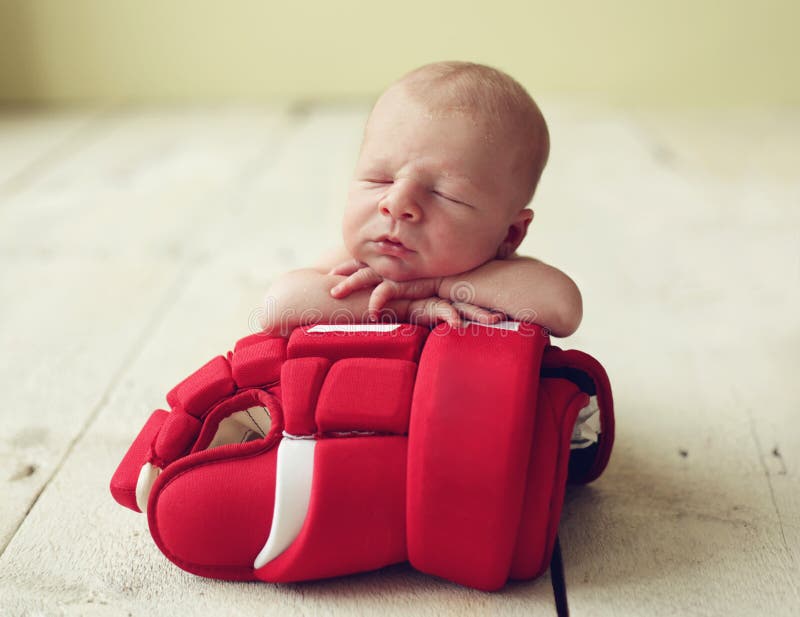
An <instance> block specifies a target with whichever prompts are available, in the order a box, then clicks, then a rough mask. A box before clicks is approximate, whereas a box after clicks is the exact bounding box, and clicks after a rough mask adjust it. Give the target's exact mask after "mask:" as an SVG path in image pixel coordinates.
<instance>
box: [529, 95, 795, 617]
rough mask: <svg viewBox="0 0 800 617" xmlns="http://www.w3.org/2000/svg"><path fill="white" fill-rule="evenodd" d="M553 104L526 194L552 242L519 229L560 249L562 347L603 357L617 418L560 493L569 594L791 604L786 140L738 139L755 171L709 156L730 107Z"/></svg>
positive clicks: (671, 602)
mask: <svg viewBox="0 0 800 617" xmlns="http://www.w3.org/2000/svg"><path fill="white" fill-rule="evenodd" d="M571 113H576V114H578V116H582V117H577V118H576V117H575V116H572V117H570V115H569V114H570V111H569V110H568V111H567V112H566V113H565V114H564V118H563V119H564V120H565V121H566V123H565V124H564V125H563V126H561V125H560V124H559V121H558V116H557V117H556V121H555V123H554V124H555V126H554V131H553V132H554V133H555V135H556V136H555V137H554V143H558V142H559V141H561V142H562V143H564V147H563V149H562V150H561V151H560V153H559V150H558V149H556V150H555V151H554V156H555V161H553V160H551V164H553V165H554V167H553V168H554V169H558V170H559V172H558V175H559V177H558V178H556V181H557V183H558V184H557V186H556V187H553V188H552V190H551V192H550V193H548V192H547V190H545V191H543V192H542V193H541V194H540V197H547V199H544V200H543V201H546V202H547V203H546V204H544V205H543V207H542V209H543V210H545V209H546V207H547V206H549V205H550V204H554V206H553V219H555V221H554V223H555V225H557V226H558V225H563V226H564V229H565V230H566V229H569V238H570V240H571V241H569V242H564V243H563V244H558V243H559V242H563V240H564V235H563V234H561V235H559V234H555V235H553V234H544V235H543V236H541V237H540V238H539V239H540V240H542V242H540V243H538V246H547V247H548V249H549V250H550V251H552V252H553V254H557V255H558V259H556V260H555V261H554V263H556V264H562V263H570V262H573V263H574V264H575V266H574V268H575V273H576V274H577V276H576V277H575V278H576V281H577V282H578V283H579V286H580V287H581V289H582V291H583V295H584V308H585V317H584V323H583V324H582V326H581V329H580V330H579V331H578V333H577V334H576V335H575V336H573V337H571V339H570V340H569V341H568V343H569V345H568V346H575V347H577V348H580V349H584V350H586V351H588V352H589V353H593V354H594V355H596V356H597V357H598V358H599V359H600V360H601V362H603V363H604V365H605V366H606V368H607V370H608V372H609V374H610V377H611V382H612V387H613V388H614V392H615V397H616V402H617V417H618V436H617V444H616V448H615V453H614V455H613V456H612V461H611V465H610V467H609V469H608V471H607V473H606V475H605V476H603V477H602V478H601V479H600V480H599V481H598V482H597V483H596V485H594V486H592V487H590V489H589V490H588V491H587V490H584V489H580V488H575V489H571V490H570V492H569V495H568V499H567V503H566V506H565V515H564V519H563V522H562V542H563V546H564V554H565V555H564V556H565V562H566V567H567V576H568V589H569V596H570V600H571V602H572V605H573V608H574V609H575V612H577V613H578V614H598V615H604V614H613V615H641V614H647V615H667V614H676V613H678V614H697V615H718V614H728V615H752V614H771V615H772V614H774V615H793V614H795V612H796V610H797V607H798V606H799V605H800V599H799V598H798V581H800V571H798V569H797V564H798V561H799V560H798V554H799V553H798V548H800V544H799V543H798V540H797V532H796V529H797V528H798V526H800V513H799V512H800V508H798V501H797V497H796V495H797V494H798V491H797V488H798V486H797V484H798V481H797V474H796V472H795V473H794V475H793V474H792V471H791V470H790V469H791V463H786V460H785V457H782V461H783V462H782V464H785V465H786V466H787V472H786V473H784V474H781V473H780V471H778V473H777V474H776V470H775V468H776V467H777V465H776V457H770V449H771V448H772V447H773V446H772V445H771V444H772V443H776V444H777V443H779V442H780V443H782V444H785V445H786V446H789V447H788V448H787V447H781V448H780V451H781V452H784V451H786V450H787V449H788V450H789V452H790V454H789V456H792V454H791V452H793V451H795V450H796V449H797V443H796V441H797V436H798V431H797V430H796V427H795V426H794V421H793V419H792V418H791V417H790V413H791V411H790V410H793V408H794V407H795V406H796V403H795V401H796V400H797V398H798V394H800V391H798V386H797V385H796V384H797V381H796V380H793V379H791V378H790V377H789V375H788V373H789V371H792V370H794V368H795V367H796V366H798V364H800V362H798V361H799V360H800V351H798V350H799V349H800V348H799V347H798V345H797V344H796V343H797V340H798V334H800V333H799V332H798V322H797V317H796V316H797V315H798V314H800V310H799V309H800V294H799V290H798V287H797V284H796V283H797V281H798V263H799V262H798V247H800V243H799V242H798V226H797V224H796V223H797V220H796V214H797V210H796V208H793V207H792V204H793V203H796V199H790V197H791V196H794V195H798V194H800V192H798V187H799V186H800V185H798V181H797V178H796V176H790V175H786V174H784V173H783V172H782V171H781V170H782V169H785V168H786V166H787V157H788V158H793V157H794V156H795V155H796V152H797V150H796V147H795V150H792V149H791V148H784V149H781V148H767V149H765V150H763V154H762V156H761V158H757V157H754V156H752V153H751V156H750V159H749V163H748V164H749V165H750V166H752V167H756V168H759V169H763V170H766V171H765V173H763V174H762V175H760V176H758V177H754V176H753V174H742V173H741V171H742V169H741V166H739V167H734V168H731V167H730V165H731V163H726V160H727V159H728V158H729V152H728V150H735V151H737V152H746V151H747V150H748V148H750V147H751V140H752V139H753V134H754V132H756V131H754V129H753V127H752V126H748V127H746V128H745V129H744V130H742V131H740V132H739V133H738V136H737V137H735V138H734V137H731V133H729V132H728V130H727V129H732V128H733V126H735V125H736V126H738V125H740V124H745V125H746V124H747V122H748V119H747V117H745V118H740V119H739V120H740V121H739V122H738V123H737V122H733V121H732V119H731V118H727V119H726V122H724V123H721V122H718V123H717V125H716V126H715V125H714V118H713V116H711V115H709V116H707V117H706V122H705V123H704V126H705V129H704V132H701V133H700V135H699V137H697V138H695V134H694V132H692V131H684V132H683V133H680V132H679V131H674V130H673V126H674V125H675V124H676V123H677V124H680V122H677V121H676V120H675V119H674V118H669V117H667V118H664V117H663V116H654V117H652V118H651V119H650V124H648V122H645V121H644V120H641V119H636V118H635V117H633V116H631V117H626V116H622V115H620V114H614V113H609V114H606V115H605V116H603V115H597V114H583V113H582V112H580V110H578V111H577V112H576V111H572V112H571ZM795 118H796V119H795V120H794V121H793V122H790V123H788V125H787V126H784V127H783V130H784V132H785V133H789V134H793V133H796V132H797V131H798V130H799V129H800V122H798V121H797V116H796V115H795ZM751 119H752V118H751ZM570 120H572V121H570ZM696 124H700V123H696ZM559 132H560V133H561V137H562V139H561V140H559V139H558V136H559ZM656 135H671V136H672V137H673V139H678V140H679V142H680V143H681V144H682V146H681V148H678V147H677V146H674V145H673V146H665V145H664V144H663V143H662V142H661V141H659V139H658V138H657V137H655V136H656ZM676 136H679V138H678V137H676ZM775 139H776V140H778V141H780V138H778V137H776V138H775ZM681 140H682V141H681ZM715 143H716V144H718V148H719V152H718V153H717V155H715V153H714V150H713V149H714V144H715ZM794 143H795V144H796V143H798V142H797V141H795V142H794ZM601 152H602V156H598V154H597V153H601ZM776 152H783V154H775V153H776ZM772 158H777V159H778V160H777V161H774V162H775V165H774V167H773V169H774V173H773V172H770V171H769V170H770V166H771V165H772V163H773V161H772ZM703 160H705V161H706V163H705V164H701V161H703ZM547 186H549V187H552V186H553V185H552V184H551V185H543V189H544V188H546V187H547ZM754 195H758V199H753V196H754ZM550 196H552V198H550ZM555 204H557V206H556V205H555ZM556 208H557V209H558V210H557V212H556ZM761 213H764V214H765V217H764V218H763V219H762V218H761ZM544 216H547V215H546V214H543V217H542V218H544ZM540 222H541V219H540ZM545 236H547V237H548V239H547V240H545ZM568 271H569V270H568ZM584 273H585V275H584ZM565 343H567V342H565ZM767 350H770V351H767ZM781 367H782V368H783V370H781ZM781 374H786V378H785V379H780V378H778V377H777V375H781ZM757 384H761V386H760V387H759V386H757ZM764 424H766V425H767V426H770V427H772V435H771V437H772V438H770V437H759V433H760V432H762V433H763V432H764V430H763V429H761V428H760V427H761V426H762V425H764ZM684 455H685V456H684ZM765 467H766V471H767V472H768V473H769V474H770V477H769V478H767V477H765ZM795 469H796V467H795ZM778 470H780V467H778ZM767 480H769V481H767ZM776 506H777V509H776Z"/></svg>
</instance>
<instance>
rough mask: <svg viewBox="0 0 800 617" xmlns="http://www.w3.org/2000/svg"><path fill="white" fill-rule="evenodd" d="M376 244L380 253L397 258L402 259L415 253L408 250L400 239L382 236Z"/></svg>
mask: <svg viewBox="0 0 800 617" xmlns="http://www.w3.org/2000/svg"><path fill="white" fill-rule="evenodd" d="M375 244H376V245H377V248H378V252H379V253H383V254H384V255H393V256H395V257H401V256H403V255H407V254H409V253H413V252H414V251H412V250H411V249H410V248H408V247H407V246H406V245H405V244H403V243H402V242H400V240H399V239H397V238H393V237H391V236H381V237H380V238H378V239H377V240H375Z"/></svg>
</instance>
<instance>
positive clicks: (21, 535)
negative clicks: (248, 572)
mask: <svg viewBox="0 0 800 617" xmlns="http://www.w3.org/2000/svg"><path fill="white" fill-rule="evenodd" d="M542 107H543V110H544V111H545V114H546V116H547V117H548V119H549V122H550V126H551V133H552V142H553V150H552V155H551V158H550V163H549V167H548V169H547V171H546V172H545V177H544V180H543V182H542V185H541V187H540V190H539V193H538V195H537V198H536V200H535V210H536V218H535V221H534V224H533V227H532V229H531V232H530V235H529V236H528V238H527V240H526V242H525V244H524V245H523V249H524V252H525V253H527V254H531V255H535V256H537V257H539V258H540V259H543V260H544V261H546V262H549V263H552V264H554V265H556V266H558V267H559V268H561V269H562V270H564V271H565V272H567V273H568V274H570V275H571V276H572V277H573V278H574V279H575V280H576V282H577V283H578V285H579V286H580V288H581V290H582V292H583V297H584V320H583V323H582V325H581V327H580V329H579V330H578V332H577V333H576V335H574V336H573V337H570V339H568V340H556V341H554V342H556V343H557V344H559V345H560V346H562V347H565V348H577V349H581V350H583V351H586V352H587V353H590V354H592V355H594V356H595V357H596V358H598V359H599V360H600V361H601V362H602V363H603V364H604V365H605V367H606V369H607V370H608V373H609V375H610V377H611V383H612V386H613V388H614V395H615V399H616V406H617V407H616V411H617V422H618V430H617V443H616V448H615V451H614V453H613V455H612V459H611V463H610V465H609V467H608V469H607V472H606V473H605V475H603V476H602V477H601V478H600V479H599V480H598V481H597V482H596V483H595V484H593V485H590V486H589V487H583V488H571V489H569V491H568V494H567V498H566V505H565V511H564V516H563V520H562V525H561V538H562V545H563V551H564V560H565V568H566V576H567V588H568V593H569V601H570V606H571V609H572V612H573V614H574V615H592V616H600V615H631V616H634V615H635V616H641V615H728V616H729V615H798V614H800V407H799V405H800V403H798V401H800V385H798V384H800V380H798V377H797V373H798V370H800V327H799V323H798V315H800V291H799V289H800V285H799V283H800V173H798V170H800V110H778V109H774V110H750V111H726V112H719V111H713V112H712V111H705V112H692V113H689V112H682V113H676V112H672V113H665V112H637V113H632V112H621V111H614V110H610V109H604V108H598V107H597V106H595V105H591V106H590V105H579V104H575V103H570V102H569V101H566V102H565V101H556V100H553V101H548V100H543V101H542ZM366 112H367V107H366V105H362V106H352V107H310V108H309V107H306V108H301V107H295V108H291V107H287V108H266V107H259V106H246V105H238V106H226V107H201V106H197V107H180V108H158V109H155V108H136V107H126V106H123V107H113V108H103V109H71V110H61V111H47V112H44V111H38V112H36V111H25V110H16V111H11V110H6V111H5V112H2V113H0V350H2V354H1V355H0V388H2V392H3V396H2V403H1V404H0V470H2V475H0V490H2V497H0V551H2V556H0V615H3V616H5V615H14V616H16V615H103V616H105V615H121V616H126V615H147V616H152V615H169V616H174V615H205V614H217V615H267V614H273V615H298V616H300V615H315V616H317V615H350V614H382V615H387V614H414V615H437V616H438V615H532V614H536V615H547V614H554V608H553V602H552V597H551V590H550V582H549V579H548V577H547V576H545V577H542V578H541V579H540V580H537V581H535V582H530V583H524V584H523V583H516V584H512V585H509V586H508V587H507V588H506V589H504V590H503V591H502V592H500V593H496V594H485V593H480V592H476V591H472V590H468V589H464V588H461V587H458V586H457V585H453V584H450V583H446V582H443V581H439V580H436V579H432V578H430V577H427V576H424V575H422V574H419V573H416V572H414V571H413V570H411V569H410V568H409V567H408V566H405V565H399V566H394V567H391V568H388V569H385V570H383V571H379V572H374V573H368V574H362V575H358V576H353V577H345V578H341V579H334V580H329V581H322V582H315V583H309V584H303V585H288V586H273V585H267V584H234V583H225V582H220V581H213V580H207V579H202V578H199V577H196V576H193V575H190V574H187V573H185V572H183V571H182V570H180V569H178V568H177V567H175V566H173V565H172V564H171V563H170V562H168V561H167V560H166V559H165V558H164V557H163V556H162V555H161V553H160V552H159V551H158V549H157V548H156V547H155V545H154V544H153V542H152V540H151V538H150V536H149V533H148V529H147V522H146V520H145V518H144V517H142V516H141V515H137V514H134V513H133V512H130V511H128V510H125V509H123V508H121V507H119V506H118V505H117V504H116V503H115V502H114V501H113V500H112V498H111V495H110V494H109V491H108V483H109V479H110V477H111V475H112V473H113V471H114V469H115V467H116V465H117V463H118V462H119V460H120V458H121V457H122V455H123V454H124V452H125V450H126V449H127V447H128V445H129V444H130V442H131V440H132V438H133V436H134V435H135V434H136V432H137V431H138V429H139V428H140V426H141V425H142V423H143V422H144V420H145V419H146V417H147V416H148V414H149V412H150V411H151V410H152V409H155V408H156V407H160V406H163V405H164V403H165V401H164V395H165V393H166V392H167V390H168V389H169V388H171V387H172V386H173V385H174V384H175V383H177V382H178V381H180V380H181V379H182V378H183V377H185V376H186V375H188V374H189V373H191V372H193V371H194V370H195V369H196V368H198V367H199V366H201V365H202V364H203V363H205V362H206V360H208V359H210V358H212V357H213V356H216V355H218V354H220V353H224V352H225V351H226V350H228V349H230V348H231V346H232V344H233V343H234V342H235V341H236V340H237V339H238V338H241V337H242V336H244V335H246V334H248V333H250V332H251V331H252V329H253V328H254V320H253V314H254V311H257V309H258V307H259V305H260V303H261V300H262V297H263V295H264V292H265V290H266V289H267V287H268V285H269V283H270V281H271V279H272V278H273V277H274V276H275V275H276V274H277V273H280V272H283V271H285V270H287V269H289V268H293V267H299V266H302V265H305V264H308V263H309V262H310V260H312V259H313V258H315V257H316V256H317V255H318V253H319V252H320V251H322V250H323V249H325V248H328V247H332V246H333V245H334V244H335V243H336V242H337V240H338V233H339V218H340V215H341V212H342V205H343V199H344V192H345V187H346V183H347V180H348V176H349V174H350V171H351V166H352V164H353V161H354V159H355V153H356V149H357V147H358V143H359V139H360V134H361V128H362V123H363V121H364V119H365V115H366Z"/></svg>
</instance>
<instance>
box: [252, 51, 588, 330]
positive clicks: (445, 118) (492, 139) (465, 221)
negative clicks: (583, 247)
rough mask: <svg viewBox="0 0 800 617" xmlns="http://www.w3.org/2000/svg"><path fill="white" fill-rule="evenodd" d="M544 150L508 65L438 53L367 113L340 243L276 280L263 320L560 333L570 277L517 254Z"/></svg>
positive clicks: (569, 318)
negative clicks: (529, 325)
mask: <svg viewBox="0 0 800 617" xmlns="http://www.w3.org/2000/svg"><path fill="white" fill-rule="evenodd" d="M548 152H549V137H548V132H547V125H546V124H545V121H544V118H543V117H542V115H541V112H540V111H539V108H538V107H537V106H536V103H535V102H534V101H533V99H532V98H531V97H530V95H529V94H528V93H527V92H526V91H525V89H524V88H523V87H522V86H521V85H520V84H519V83H518V82H516V81H515V80H514V79H513V78H511V77H510V76H508V75H506V74H505V73H503V72H501V71H499V70H496V69H494V68H491V67H488V66H484V65H479V64H473V63H467V62H439V63H434V64H429V65H425V66H423V67H420V68H418V69H416V70H414V71H412V72H411V73H409V74H407V75H405V76H404V77H402V78H401V79H400V80H398V81H397V82H395V83H394V84H392V85H391V86H390V87H389V88H388V89H387V90H386V91H385V92H384V93H383V94H382V95H381V96H380V98H379V99H378V101H377V103H376V104H375V106H374V107H373V109H372V112H371V114H370V116H369V119H368V120H367V125H366V128H365V131H364V138H363V142H362V145H361V151H360V153H359V157H358V162H357V164H356V168H355V173H354V176H353V179H352V182H351V185H350V189H349V191H348V197H347V206H346V210H345V215H344V221H343V225H342V235H343V240H344V245H343V246H342V247H341V248H339V249H337V250H335V251H333V252H332V253H331V254H329V255H326V256H324V257H323V258H322V259H321V260H320V261H319V262H318V263H317V264H316V265H315V266H314V267H312V268H308V269H302V270H294V271H292V272H289V273H287V274H285V275H282V276H281V277H279V278H278V279H277V280H276V281H275V282H274V284H273V285H272V286H271V287H270V289H269V291H268V293H267V298H266V314H265V316H264V318H263V319H262V322H261V323H262V326H263V329H264V330H265V331H266V332H267V333H269V334H280V335H283V336H287V335H288V334H289V333H290V332H291V330H292V329H293V328H294V327H296V326H299V325H306V324H311V323H337V324H342V323H363V322H365V321H370V320H373V321H374V320H381V321H384V320H387V321H404V322H411V323H421V324H428V325H434V324H435V323H437V322H441V321H444V322H447V323H449V324H450V325H451V326H454V327H458V326H461V325H463V321H462V320H464V319H468V320H472V321H478V322H481V323H494V322H497V321H500V320H504V319H511V320H515V321H527V322H533V323H537V324H539V325H541V326H544V327H545V328H547V329H548V330H549V331H550V332H551V334H552V335H554V336H560V337H564V336H569V335H570V334H572V333H573V332H574V331H575V330H576V329H577V327H578V325H579V324H580V321H581V318H582V301H581V294H580V291H579V290H578V288H577V286H576V285H575V283H574V282H573V281H572V279H570V278H569V277H568V276H567V275H566V274H564V273H563V272H561V271H559V270H558V269H556V268H553V267H552V266H549V265H547V264H545V263H543V262H541V261H539V260H537V259H534V258H531V257H523V256H519V255H517V253H516V250H517V248H518V247H519V245H520V243H521V242H522V240H523V239H524V238H525V234H526V233H527V230H528V225H529V224H530V222H531V221H532V220H533V211H532V210H531V209H530V208H528V207H527V206H528V203H529V202H530V200H531V198H532V197H533V194H534V192H535V190H536V186H537V184H538V182H539V177H540V176H541V173H542V170H543V168H544V166H545V163H546V162H547V156H548Z"/></svg>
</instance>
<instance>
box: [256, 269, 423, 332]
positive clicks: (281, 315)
mask: <svg viewBox="0 0 800 617" xmlns="http://www.w3.org/2000/svg"><path fill="white" fill-rule="evenodd" d="M343 279H344V277H343V276H339V275H332V274H325V273H322V272H320V271H319V270H318V269H315V268H305V269H301V270H292V271H291V272H287V273H285V274H282V275H281V276H279V277H278V278H277V279H276V280H275V281H274V282H273V284H272V285H271V286H270V288H269V290H268V291H267V294H266V296H265V299H264V317H263V318H262V320H261V327H262V329H263V330H264V332H265V333H267V334H271V335H279V336H288V335H289V334H290V333H291V331H292V330H293V329H294V328H296V327H298V326H303V325H307V324H314V323H360V322H362V321H366V316H367V304H368V303H369V296H370V293H371V290H369V289H363V290H359V291H356V292H353V294H351V295H349V296H348V297H346V298H341V299H338V298H333V297H332V296H331V294H330V290H331V288H332V287H334V286H335V285H336V284H337V283H339V282H341V281H342V280H343ZM410 302H411V301H410V300H409V299H407V298H398V299H394V300H391V301H390V302H389V303H388V304H387V305H386V309H387V310H388V311H394V312H395V313H396V314H397V315H398V320H402V319H403V318H405V315H406V313H407V310H408V305H409V303H410Z"/></svg>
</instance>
